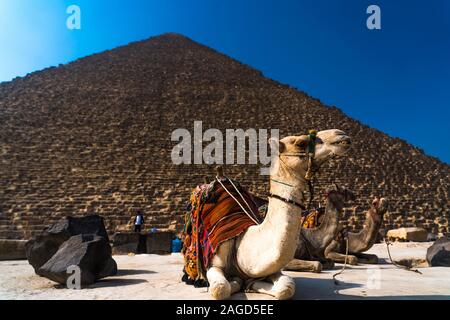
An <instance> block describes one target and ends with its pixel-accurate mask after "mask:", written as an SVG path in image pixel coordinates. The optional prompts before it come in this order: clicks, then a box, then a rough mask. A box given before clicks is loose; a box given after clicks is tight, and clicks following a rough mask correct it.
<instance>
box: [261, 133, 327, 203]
mask: <svg viewBox="0 0 450 320" xmlns="http://www.w3.org/2000/svg"><path fill="white" fill-rule="evenodd" d="M316 143H317V131H316V130H309V134H308V147H307V150H305V151H304V152H289V153H281V154H279V155H278V158H279V160H280V163H282V164H283V166H284V167H285V168H286V170H287V171H288V172H289V173H290V174H291V175H292V176H294V177H295V178H297V179H298V180H306V182H307V183H308V189H309V200H308V206H307V207H305V206H304V205H303V204H301V203H298V202H297V201H295V200H292V199H287V198H284V197H281V196H279V195H276V194H273V193H270V194H269V197H270V198H275V199H278V200H281V201H283V202H286V203H289V204H293V205H295V206H297V207H299V208H301V209H302V210H307V209H309V208H310V207H311V203H312V201H313V198H314V184H313V182H312V180H313V178H314V174H315V173H316V172H317V171H318V167H317V166H316V165H315V162H314V154H315V150H316ZM282 157H299V158H304V157H308V168H307V170H306V173H305V176H304V177H300V176H299V175H298V174H297V173H296V171H295V169H293V168H292V167H291V166H289V165H288V164H287V163H286V162H285V161H284V160H283V158H282ZM271 181H274V182H276V183H280V184H283V185H286V186H289V187H292V188H295V187H296V186H292V185H290V184H288V183H285V182H283V181H279V180H276V179H271Z"/></svg>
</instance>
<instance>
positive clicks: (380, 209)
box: [371, 197, 388, 216]
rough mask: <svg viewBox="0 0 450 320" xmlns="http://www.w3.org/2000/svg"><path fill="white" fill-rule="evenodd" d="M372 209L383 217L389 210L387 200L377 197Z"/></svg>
mask: <svg viewBox="0 0 450 320" xmlns="http://www.w3.org/2000/svg"><path fill="white" fill-rule="evenodd" d="M371 208H372V210H373V211H374V213H376V214H377V215H379V216H383V215H384V214H385V213H386V211H387V209H388V201H387V200H386V199H385V198H378V197H375V198H374V199H373V201H372V204H371Z"/></svg>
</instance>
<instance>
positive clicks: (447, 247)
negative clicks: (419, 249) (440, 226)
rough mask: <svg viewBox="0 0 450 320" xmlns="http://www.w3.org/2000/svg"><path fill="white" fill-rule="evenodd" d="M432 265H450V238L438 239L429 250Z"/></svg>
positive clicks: (428, 258)
mask: <svg viewBox="0 0 450 320" xmlns="http://www.w3.org/2000/svg"><path fill="white" fill-rule="evenodd" d="M427 261H428V264H429V265H430V267H450V238H448V237H444V238H440V239H438V240H436V241H435V242H434V243H433V245H432V246H431V247H429V248H428V250H427Z"/></svg>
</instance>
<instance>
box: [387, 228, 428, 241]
mask: <svg viewBox="0 0 450 320" xmlns="http://www.w3.org/2000/svg"><path fill="white" fill-rule="evenodd" d="M386 237H387V238H388V239H389V240H400V241H414V242H426V241H427V240H428V231H427V230H425V229H423V228H416V227H412V228H399V229H392V230H389V231H388V232H387V234H386Z"/></svg>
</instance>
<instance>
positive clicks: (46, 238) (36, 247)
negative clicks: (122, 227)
mask: <svg viewBox="0 0 450 320" xmlns="http://www.w3.org/2000/svg"><path fill="white" fill-rule="evenodd" d="M79 234H96V235H99V236H101V237H103V238H105V240H106V241H107V242H109V238H108V233H107V232H106V228H105V224H104V222H103V218H102V217H100V216H98V215H90V216H85V217H80V218H75V217H66V218H63V219H61V220H59V221H58V222H57V223H55V224H53V225H52V226H50V227H49V228H48V229H46V230H44V231H43V232H42V234H40V235H38V236H37V237H35V238H33V239H31V240H30V241H28V242H27V243H26V245H25V247H26V256H27V259H28V262H29V263H30V264H31V265H32V266H33V268H34V270H35V271H37V270H38V269H39V268H40V267H41V266H42V265H44V263H46V262H47V261H48V260H49V259H50V258H51V257H52V256H53V255H54V254H55V253H56V252H57V251H58V249H59V247H60V246H61V245H62V244H63V243H64V242H65V241H67V240H68V239H69V238H70V237H72V236H75V235H79Z"/></svg>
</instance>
